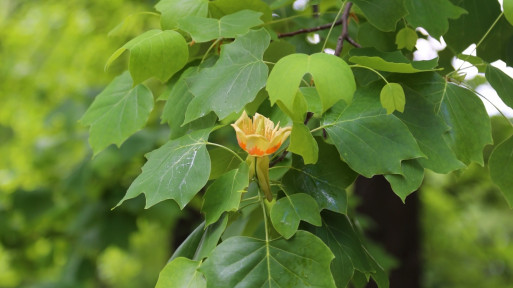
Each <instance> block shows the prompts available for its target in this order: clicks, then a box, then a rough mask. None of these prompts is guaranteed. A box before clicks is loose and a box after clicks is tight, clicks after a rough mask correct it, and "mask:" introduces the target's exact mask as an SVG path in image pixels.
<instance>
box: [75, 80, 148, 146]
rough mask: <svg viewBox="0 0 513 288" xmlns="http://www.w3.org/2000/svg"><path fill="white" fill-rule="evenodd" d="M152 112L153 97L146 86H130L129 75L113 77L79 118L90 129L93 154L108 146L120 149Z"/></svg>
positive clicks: (131, 83)
mask: <svg viewBox="0 0 513 288" xmlns="http://www.w3.org/2000/svg"><path fill="white" fill-rule="evenodd" d="M152 109H153V95H152V93H151V91H150V89H148V88H147V87H146V86H144V85H142V84H140V85H137V86H135V87H133V82H132V78H130V75H129V74H128V72H125V73H123V74H122V75H120V76H118V77H116V78H115V79H114V80H112V82H111V83H110V84H109V85H108V86H107V87H106V88H105V89H104V90H103V91H102V92H101V93H100V94H98V96H96V99H95V100H94V102H93V104H91V106H90V107H89V109H87V112H86V113H85V114H84V116H83V117H82V119H81V122H82V123H83V124H84V125H88V126H91V128H90V129H89V134H90V135H89V143H91V147H92V148H93V150H94V154H97V153H98V152H100V151H102V150H103V149H104V148H105V147H107V146H109V145H110V144H113V143H114V144H116V145H117V146H120V145H121V143H123V142H124V141H125V140H126V139H127V138H128V136H130V135H132V134H133V133H135V132H137V131H138V130H139V129H141V128H142V127H143V126H144V124H146V121H147V120H148V117H149V116H150V112H151V110H152Z"/></svg>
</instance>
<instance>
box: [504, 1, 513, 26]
mask: <svg viewBox="0 0 513 288" xmlns="http://www.w3.org/2000/svg"><path fill="white" fill-rule="evenodd" d="M503 8H504V16H506V19H507V20H508V22H509V24H511V25H513V1H512V0H504V1H503Z"/></svg>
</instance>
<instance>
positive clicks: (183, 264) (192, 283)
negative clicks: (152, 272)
mask: <svg viewBox="0 0 513 288" xmlns="http://www.w3.org/2000/svg"><path fill="white" fill-rule="evenodd" d="M200 265H201V262H200V261H193V260H189V259H187V258H182V257H180V258H176V259H174V260H173V261H171V262H169V263H167V265H166V266H165V267H164V269H162V271H160V274H159V279H158V281H157V285H156V286H155V288H205V287H207V283H206V281H205V278H204V277H203V275H202V274H201V273H200V272H199V271H198V270H197V269H198V268H199V266H200Z"/></svg>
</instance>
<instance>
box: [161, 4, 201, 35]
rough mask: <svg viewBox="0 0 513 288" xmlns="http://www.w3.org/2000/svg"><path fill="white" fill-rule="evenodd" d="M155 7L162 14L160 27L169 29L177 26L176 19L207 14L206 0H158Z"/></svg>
mask: <svg viewBox="0 0 513 288" xmlns="http://www.w3.org/2000/svg"><path fill="white" fill-rule="evenodd" d="M155 9H157V11H159V12H160V13H161V14H162V15H161V16H160V25H161V26H162V29H165V30H170V29H175V28H176V27H177V26H178V20H180V19H181V18H184V17H187V16H191V15H194V16H198V17H206V16H207V14H208V0H160V1H159V2H158V3H157V5H155Z"/></svg>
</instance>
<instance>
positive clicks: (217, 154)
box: [208, 147, 242, 180]
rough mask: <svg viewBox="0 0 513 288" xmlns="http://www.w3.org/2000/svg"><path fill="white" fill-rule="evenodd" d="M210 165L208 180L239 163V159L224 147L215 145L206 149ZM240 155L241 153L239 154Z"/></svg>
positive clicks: (215, 177) (217, 176)
mask: <svg viewBox="0 0 513 288" xmlns="http://www.w3.org/2000/svg"><path fill="white" fill-rule="evenodd" d="M208 154H209V155H210V160H211V161H212V167H211V169H210V177H209V180H212V179H217V178H219V177H220V176H222V175H223V174H225V173H226V172H228V171H230V170H233V169H235V168H237V167H239V165H240V163H241V162H240V160H239V158H238V157H237V156H235V155H233V154H232V153H231V152H229V151H227V150H226V149H224V148H220V147H216V148H213V149H210V150H208ZM241 156H242V155H241Z"/></svg>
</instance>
